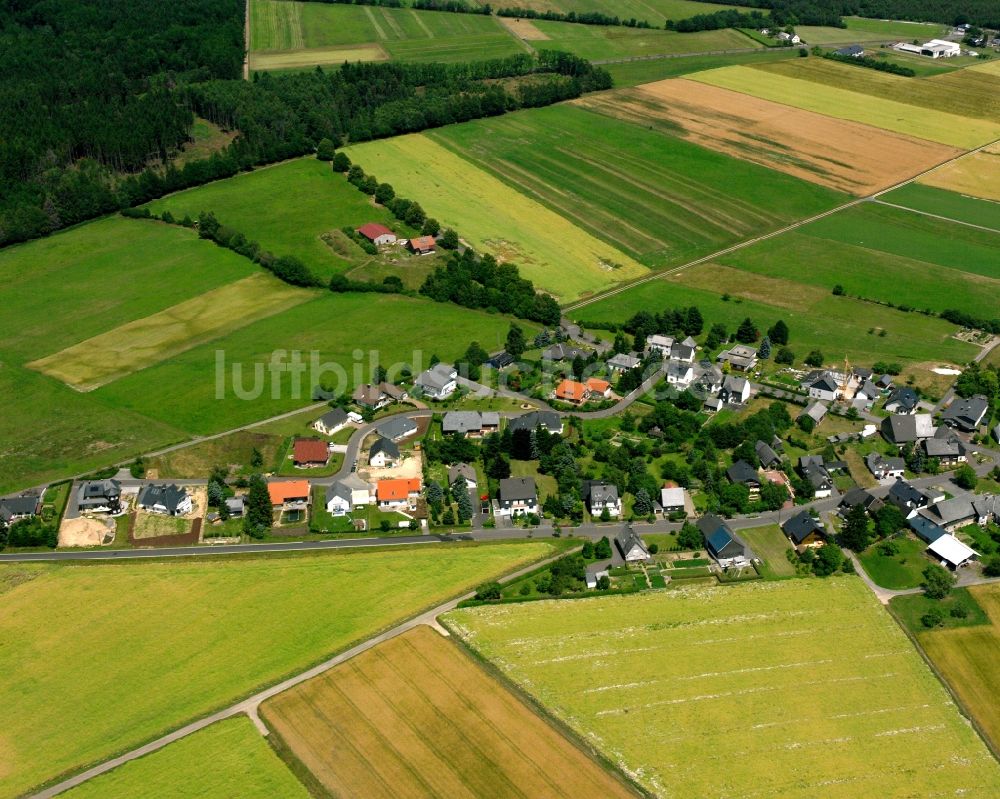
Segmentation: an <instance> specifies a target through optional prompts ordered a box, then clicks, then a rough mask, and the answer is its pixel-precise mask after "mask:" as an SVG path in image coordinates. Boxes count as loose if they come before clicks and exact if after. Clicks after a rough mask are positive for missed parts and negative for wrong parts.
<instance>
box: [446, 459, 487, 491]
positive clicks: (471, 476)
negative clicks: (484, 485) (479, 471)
mask: <svg viewBox="0 0 1000 799" xmlns="http://www.w3.org/2000/svg"><path fill="white" fill-rule="evenodd" d="M458 480H464V481H465V487H466V488H467V489H469V490H470V491H472V490H474V489H475V488H476V486H477V485H478V482H479V478H478V477H477V476H476V470H475V467H473V466H470V465H469V464H468V463H456V464H454V465H453V466H451V468H449V469H448V485H455V483H456V482H457V481H458Z"/></svg>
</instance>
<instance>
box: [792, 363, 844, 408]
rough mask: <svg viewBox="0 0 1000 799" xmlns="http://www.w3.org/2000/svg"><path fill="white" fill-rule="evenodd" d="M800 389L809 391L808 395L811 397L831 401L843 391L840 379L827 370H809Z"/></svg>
mask: <svg viewBox="0 0 1000 799" xmlns="http://www.w3.org/2000/svg"><path fill="white" fill-rule="evenodd" d="M802 390H803V391H807V392H809V396H810V397H812V398H813V399H821V400H826V401H827V402H833V401H834V400H835V399H837V398H839V397H840V396H841V395H842V393H843V391H842V389H841V381H840V380H839V379H838V378H837V376H836V375H834V374H833V373H832V372H828V371H817V372H810V373H809V374H808V375H806V377H805V379H804V380H803V381H802Z"/></svg>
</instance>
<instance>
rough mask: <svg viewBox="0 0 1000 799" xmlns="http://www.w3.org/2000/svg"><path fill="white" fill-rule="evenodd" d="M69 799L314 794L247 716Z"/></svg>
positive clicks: (256, 798) (301, 798)
mask: <svg viewBox="0 0 1000 799" xmlns="http://www.w3.org/2000/svg"><path fill="white" fill-rule="evenodd" d="M63 796H65V797H66V799H133V797H136V796H148V797H157V799H181V797H189V796H198V797H201V799H227V797H232V796H239V797H240V799H272V798H273V797H276V796H280V797H283V799H308V797H309V792H308V791H307V790H306V789H305V788H304V787H303V786H302V784H301V783H300V782H299V781H298V779H296V777H295V776H294V775H293V774H292V772H291V771H290V770H289V769H288V767H287V766H286V765H285V764H284V763H283V762H282V761H281V759H280V758H279V757H278V756H277V755H276V754H275V753H274V751H273V750H272V749H271V747H270V746H268V744H267V742H266V741H265V740H264V738H263V736H261V734H260V733H259V732H257V729H256V728H255V727H254V726H253V722H251V721H250V719H249V718H247V717H246V716H238V717H236V718H232V719H226V720H225V721H220V722H217V723H216V724H213V725H212V726H210V727H206V728H205V729H204V730H201V731H200V732H196V733H194V734H193V735H189V736H188V737H186V738H182V739H181V740H179V741H176V742H175V743H172V744H169V745H168V746H166V747H164V748H163V749H161V750H160V751H158V752H154V753H153V754H151V755H147V756H146V757H143V758H140V759H139V760H134V761H132V762H131V763H126V764H125V765H124V766H119V767H118V768H116V769H114V770H113V771H109V772H108V773H106V774H102V775H101V776H100V777H96V778H95V779H93V780H89V781H88V782H85V783H83V784H82V785H79V786H77V787H76V788H73V789H71V790H69V791H67V792H66V793H65V794H63Z"/></svg>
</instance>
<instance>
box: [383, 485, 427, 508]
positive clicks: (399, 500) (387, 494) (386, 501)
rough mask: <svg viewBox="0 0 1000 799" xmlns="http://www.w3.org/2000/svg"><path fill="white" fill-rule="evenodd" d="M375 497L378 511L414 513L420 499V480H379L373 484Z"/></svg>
mask: <svg viewBox="0 0 1000 799" xmlns="http://www.w3.org/2000/svg"><path fill="white" fill-rule="evenodd" d="M375 497H376V499H377V500H378V506H379V509H380V510H383V511H386V510H396V511H399V510H408V511H415V510H416V509H417V500H418V499H420V478H419V477H411V478H398V479H395V480H379V481H378V483H376V484H375Z"/></svg>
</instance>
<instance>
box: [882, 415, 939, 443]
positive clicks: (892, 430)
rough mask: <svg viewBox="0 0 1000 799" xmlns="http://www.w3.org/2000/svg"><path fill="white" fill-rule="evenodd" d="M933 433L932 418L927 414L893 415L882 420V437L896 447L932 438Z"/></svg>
mask: <svg viewBox="0 0 1000 799" xmlns="http://www.w3.org/2000/svg"><path fill="white" fill-rule="evenodd" d="M934 432H935V427H934V417H933V416H931V415H930V414H929V413H915V414H905V415H903V414H893V415H892V416H887V417H885V419H883V420H882V435H883V436H884V437H885V440H886V441H888V442H889V443H890V444H896V445H897V446H902V445H903V444H914V443H916V442H917V441H920V440H921V439H924V438H933V436H934Z"/></svg>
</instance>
